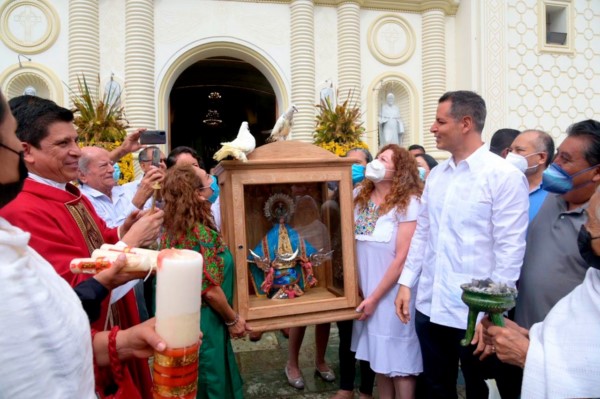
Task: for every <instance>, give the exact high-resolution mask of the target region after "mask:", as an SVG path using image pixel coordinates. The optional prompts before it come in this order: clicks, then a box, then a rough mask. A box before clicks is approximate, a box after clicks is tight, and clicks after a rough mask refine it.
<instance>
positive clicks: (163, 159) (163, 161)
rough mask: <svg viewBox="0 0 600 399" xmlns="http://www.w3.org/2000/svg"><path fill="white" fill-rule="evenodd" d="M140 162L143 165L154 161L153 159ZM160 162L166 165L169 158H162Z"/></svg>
mask: <svg viewBox="0 0 600 399" xmlns="http://www.w3.org/2000/svg"><path fill="white" fill-rule="evenodd" d="M140 162H142V163H145V162H152V160H151V159H142V160H140ZM160 162H162V163H164V164H166V163H167V158H161V159H160Z"/></svg>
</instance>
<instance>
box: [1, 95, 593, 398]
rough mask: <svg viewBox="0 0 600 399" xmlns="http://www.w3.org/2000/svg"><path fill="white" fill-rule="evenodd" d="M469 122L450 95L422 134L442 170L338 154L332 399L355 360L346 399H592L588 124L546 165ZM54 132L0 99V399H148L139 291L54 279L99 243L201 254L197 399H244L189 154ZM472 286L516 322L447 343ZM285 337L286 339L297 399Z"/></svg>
mask: <svg viewBox="0 0 600 399" xmlns="http://www.w3.org/2000/svg"><path fill="white" fill-rule="evenodd" d="M485 119H486V105H485V102H484V100H483V98H481V97H480V96H479V95H477V94H476V93H474V92H470V91H454V92H448V93H446V94H444V95H443V96H442V97H441V98H440V99H439V102H438V108H437V112H436V118H435V121H434V123H433V125H432V126H431V129H430V130H431V133H432V134H433V135H434V137H435V140H436V146H437V148H438V149H439V150H444V151H448V153H449V154H450V156H449V158H448V159H447V160H444V161H441V162H439V163H438V161H436V160H435V159H434V158H433V157H432V156H431V155H430V154H427V153H426V152H425V148H423V147H422V146H419V145H413V146H410V147H409V148H407V149H405V148H402V147H400V146H399V145H398V144H387V145H384V146H383V147H381V148H380V149H379V151H378V153H377V155H376V156H375V158H374V159H373V157H372V155H371V154H370V153H369V151H368V150H365V149H361V148H357V149H353V150H351V151H349V152H348V153H347V154H346V157H348V158H351V159H353V160H354V161H355V164H354V165H353V166H352V180H353V184H354V191H353V196H354V224H353V226H354V237H355V250H356V259H357V262H356V264H357V275H358V283H359V290H360V293H361V296H362V300H361V302H360V304H359V305H358V307H357V308H356V312H357V319H356V320H354V321H352V320H349V321H341V322H338V323H337V324H338V330H339V336H340V345H339V364H340V368H339V376H336V375H335V373H334V372H333V370H332V369H331V368H330V367H329V365H327V363H326V362H325V349H326V346H327V340H328V336H329V328H330V323H324V324H320V325H318V326H316V331H317V334H316V335H317V337H316V338H317V345H316V346H317V353H316V356H315V373H316V375H318V376H320V378H322V379H323V380H325V381H328V382H333V381H335V380H336V378H337V379H339V391H337V392H336V394H335V395H334V397H333V398H335V399H346V398H353V397H354V390H355V376H356V371H355V365H356V362H357V361H358V362H359V365H360V387H359V394H360V397H361V398H363V399H366V398H370V397H372V395H373V385H374V383H376V386H377V391H378V394H379V397H380V398H415V397H419V398H456V397H457V392H456V386H457V378H458V371H459V368H460V370H461V371H462V375H463V377H464V382H465V386H466V395H467V398H487V397H488V394H489V389H488V384H487V383H486V380H489V379H495V380H496V383H497V386H498V390H499V392H500V394H501V396H502V398H519V397H523V398H529V397H531V398H537V397H539V398H545V397H548V398H563V397H597V396H600V379H599V378H598V375H600V356H599V353H598V351H597V350H595V349H596V348H597V347H598V342H600V240H596V239H597V238H600V193H599V192H598V186H599V185H600V122H597V121H595V120H585V121H581V122H577V123H574V124H573V125H571V126H570V127H569V129H568V130H567V135H566V138H565V139H564V140H563V141H562V142H561V143H560V145H559V146H558V148H557V151H556V153H555V147H554V141H553V139H552V137H551V136H550V135H548V134H547V133H545V132H544V131H541V130H524V131H517V130H513V129H502V130H500V131H498V132H496V134H494V136H493V137H492V140H491V143H490V146H487V145H486V144H485V143H484V142H483V139H482V131H483V128H484V125H485ZM72 121H73V113H72V112H71V111H69V110H67V109H64V108H62V107H60V106H58V105H56V104H55V103H53V102H52V101H49V100H45V99H42V98H39V97H35V96H30V95H24V96H20V97H16V98H13V99H11V100H10V101H8V102H7V101H6V99H5V98H4V96H3V94H2V93H1V92H0V151H2V159H3V165H4V167H3V169H2V170H1V171H0V185H1V187H2V191H1V192H0V207H1V209H0V246H1V248H2V254H3V261H2V262H1V266H0V285H1V286H2V290H0V299H1V301H2V303H3V307H2V308H0V323H1V325H2V326H3V329H2V332H1V333H0V338H2V339H0V353H1V355H0V358H2V359H3V360H6V362H5V364H10V365H11V367H8V368H7V370H5V371H4V372H3V373H0V397H11V398H21V397H32V398H33V397H61V398H62V397H64V398H96V397H101V398H105V397H111V396H112V395H115V394H116V393H117V392H118V390H119V389H123V386H124V385H125V384H124V383H123V380H124V379H128V380H129V381H130V383H131V384H130V385H131V386H132V387H134V391H135V395H138V396H131V397H132V398H136V397H140V398H150V397H152V381H151V375H150V369H149V367H148V361H147V359H146V358H147V357H149V356H151V355H152V354H153V353H154V351H158V352H160V351H163V350H164V349H165V348H166V345H165V343H164V342H163V341H162V339H161V338H160V337H159V336H158V335H157V334H156V332H155V331H154V319H153V318H152V314H153V309H154V295H153V291H154V285H153V284H152V282H151V281H152V280H150V282H146V283H144V281H143V278H144V277H146V275H145V273H139V272H125V271H124V270H123V269H124V266H125V264H126V260H125V257H124V256H122V257H120V258H119V259H118V260H117V261H116V262H115V264H114V265H113V267H111V268H109V269H107V270H104V271H102V272H100V273H98V274H96V275H93V276H91V275H84V274H73V273H72V272H71V271H70V269H69V263H70V261H71V259H74V258H85V257H89V256H90V254H91V252H92V251H93V250H94V249H97V248H99V247H100V246H101V245H102V244H103V243H112V244H117V245H121V246H123V247H125V246H130V247H152V248H155V249H161V248H171V247H173V248H185V249H191V250H194V251H198V252H200V253H201V254H202V255H203V257H204V266H205V267H204V271H203V274H204V276H203V286H202V308H201V322H200V323H201V324H200V327H201V331H202V332H203V337H201V346H200V352H199V365H200V366H199V376H198V394H197V397H198V398H241V397H243V389H242V379H241V376H240V372H239V369H238V365H237V364H236V360H235V357H234V353H233V348H232V345H231V339H232V338H241V337H244V336H246V335H247V334H248V333H249V332H251V328H250V326H249V324H248V323H247V322H246V320H244V318H243V317H242V316H240V315H239V314H238V313H237V312H236V310H235V308H234V303H233V294H234V284H235V275H234V269H235V267H234V263H233V257H232V255H231V252H230V251H229V248H228V247H227V244H226V243H225V241H224V239H223V237H222V236H221V232H220V226H221V212H220V200H219V185H218V184H217V178H216V177H215V176H213V175H211V174H209V173H208V172H207V171H206V170H205V166H204V164H203V162H202V159H200V157H199V156H198V154H197V153H196V151H195V150H194V149H192V148H189V147H178V148H175V149H173V150H172V151H171V153H169V154H168V156H165V154H163V153H162V151H161V150H160V149H159V148H157V147H153V146H151V147H142V146H141V145H140V144H139V143H138V139H139V137H140V135H141V133H142V132H143V129H139V130H137V131H135V132H133V133H132V134H130V135H128V136H127V139H126V140H125V141H124V142H123V144H122V145H121V146H120V147H119V148H117V149H116V150H113V151H112V152H109V151H107V150H105V149H102V148H98V147H83V148H80V146H79V145H78V143H77V132H76V130H75V128H74V125H73V123H72ZM134 151H139V157H138V160H139V165H140V169H141V171H142V176H141V177H140V178H139V179H138V180H135V181H133V182H131V183H127V184H125V185H122V186H119V185H117V184H116V182H115V178H114V163H115V161H117V160H118V159H119V158H120V157H122V156H123V155H125V154H127V153H130V152H134ZM73 182H77V183H78V184H77V185H74V184H73ZM297 189H298V190H299V189H302V186H301V185H298V188H297ZM304 189H305V190H308V188H307V187H304ZM296 194H297V195H295V202H296V203H295V206H296V207H300V208H302V209H303V211H302V212H298V214H297V215H296V216H295V217H296V220H294V221H292V224H293V225H294V228H295V229H296V230H297V231H298V232H299V234H301V235H302V239H303V240H306V242H307V243H308V244H307V245H309V244H310V246H311V247H314V248H325V249H329V248H330V247H331V246H332V245H333V244H332V243H331V242H330V241H331V239H332V238H331V237H329V236H327V229H326V228H323V229H322V230H323V231H324V235H323V237H310V236H309V233H310V232H309V231H308V230H306V229H305V230H306V231H304V230H303V228H304V227H305V226H308V225H311V226H315V225H322V226H324V225H323V223H321V222H320V216H319V212H320V210H319V209H320V207H319V206H318V205H317V204H316V203H315V201H314V200H312V199H311V198H312V197H311V196H310V195H309V194H310V193H308V192H302V193H296ZM304 211H305V212H304ZM302 213H304V216H305V217H304V218H302V217H300V215H301V214H302ZM488 278H489V279H491V280H493V281H494V282H495V283H498V284H506V285H508V286H510V287H517V288H518V298H517V303H516V307H515V309H514V311H511V312H508V313H507V314H506V315H505V316H506V318H505V326H504V327H499V326H494V325H493V324H492V323H491V322H490V320H489V319H488V318H487V317H485V316H483V317H482V318H480V319H479V322H478V325H477V329H476V334H475V337H474V339H473V340H472V341H471V342H470V344H469V345H468V346H462V345H461V343H460V341H461V340H462V339H463V338H464V337H465V330H466V324H467V313H468V308H467V306H466V305H465V304H464V303H463V302H462V300H461V293H462V291H461V288H460V286H461V284H463V283H466V282H470V281H471V280H473V279H476V280H483V279H488ZM303 336H304V327H294V328H292V329H291V330H290V337H289V339H290V342H289V344H290V346H289V358H288V362H287V364H286V365H285V376H286V378H287V382H288V384H289V385H291V386H292V387H294V388H296V389H303V388H304V380H303V376H302V374H301V370H300V367H299V364H298V353H299V350H300V345H301V343H302V338H303ZM123 371H124V372H123ZM34 374H35V375H36V378H31V375H34ZM124 376H125V377H124ZM127 397H129V396H127Z"/></svg>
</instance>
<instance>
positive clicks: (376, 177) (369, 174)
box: [365, 159, 393, 183]
mask: <svg viewBox="0 0 600 399" xmlns="http://www.w3.org/2000/svg"><path fill="white" fill-rule="evenodd" d="M388 170H391V171H393V169H386V168H385V165H384V164H383V163H382V162H381V161H380V160H379V159H374V160H373V161H372V162H369V163H368V164H367V168H366V170H365V178H367V179H369V180H371V181H372V182H373V183H379V182H380V181H382V180H383V179H384V178H385V172H386V171H388Z"/></svg>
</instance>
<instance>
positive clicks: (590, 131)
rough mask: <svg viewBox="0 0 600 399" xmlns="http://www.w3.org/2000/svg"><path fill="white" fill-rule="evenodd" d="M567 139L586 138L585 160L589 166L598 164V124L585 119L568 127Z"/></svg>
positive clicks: (599, 162)
mask: <svg viewBox="0 0 600 399" xmlns="http://www.w3.org/2000/svg"><path fill="white" fill-rule="evenodd" d="M567 136H569V137H586V138H587V139H588V142H589V145H588V146H587V148H586V149H585V153H584V156H585V160H586V161H587V163H589V164H590V166H595V165H598V164H600V122H598V121H596V120H593V119H587V120H585V121H581V122H577V123H574V124H572V125H571V126H569V128H568V129H567Z"/></svg>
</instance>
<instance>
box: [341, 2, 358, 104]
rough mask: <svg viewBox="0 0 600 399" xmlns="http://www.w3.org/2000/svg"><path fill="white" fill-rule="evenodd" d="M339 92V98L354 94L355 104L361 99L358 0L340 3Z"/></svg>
mask: <svg viewBox="0 0 600 399" xmlns="http://www.w3.org/2000/svg"><path fill="white" fill-rule="evenodd" d="M337 25H338V26H337V28H338V29H337V35H338V53H337V57H338V59H337V65H338V92H339V96H340V98H339V100H340V101H344V100H346V98H347V96H349V95H350V94H352V96H351V98H352V99H353V101H354V104H352V105H353V106H359V105H360V100H361V97H362V95H361V86H362V84H361V54H360V44H361V43H360V6H359V4H358V2H356V1H348V2H344V3H342V4H340V5H339V6H338V9H337Z"/></svg>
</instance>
